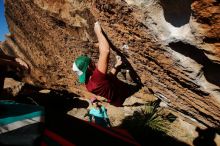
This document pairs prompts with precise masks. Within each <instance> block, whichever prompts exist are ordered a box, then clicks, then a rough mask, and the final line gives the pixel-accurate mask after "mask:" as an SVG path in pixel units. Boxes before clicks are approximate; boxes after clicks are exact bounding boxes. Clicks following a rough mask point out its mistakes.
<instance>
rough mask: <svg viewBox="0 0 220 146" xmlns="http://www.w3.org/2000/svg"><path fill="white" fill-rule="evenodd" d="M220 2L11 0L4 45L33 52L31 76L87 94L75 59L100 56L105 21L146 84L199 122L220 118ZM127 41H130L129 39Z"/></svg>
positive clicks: (115, 48) (215, 123)
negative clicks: (98, 31)
mask: <svg viewBox="0 0 220 146" xmlns="http://www.w3.org/2000/svg"><path fill="white" fill-rule="evenodd" d="M219 11H220V4H219V1H217V0H216V1H215V0H195V1H192V0H178V1H175V0H148V1H146V0H111V1H109V0H95V1H92V0H87V1H81V0H19V1H12V0H5V15H6V18H7V22H8V25H9V29H10V32H11V36H8V38H7V40H6V41H5V42H4V43H3V50H4V52H6V53H8V54H11V55H15V56H19V57H21V58H23V59H25V60H26V61H27V62H28V64H29V65H30V67H31V69H32V71H31V74H30V77H29V79H28V80H27V81H28V82H32V83H34V84H36V85H38V86H43V87H47V88H53V89H67V90H70V91H72V92H75V93H76V94H85V93H86V92H85V90H84V88H83V86H82V85H79V84H78V83H77V77H76V75H75V74H74V73H73V72H72V71H71V67H72V62H73V60H74V59H75V58H76V57H77V56H78V55H80V54H87V55H88V56H90V57H91V58H92V59H93V60H94V61H97V59H98V48H96V45H95V44H96V43H97V39H96V37H95V34H94V31H93V24H94V22H95V21H97V20H98V21H100V23H101V25H102V27H103V30H104V32H105V34H106V36H107V37H108V39H109V41H110V43H111V48H112V52H111V56H110V66H113V65H114V55H115V54H118V55H120V56H121V57H122V58H123V59H124V60H125V66H124V68H125V69H129V70H130V72H131V74H132V75H133V77H134V78H135V79H136V80H137V81H141V83H142V84H143V88H142V89H141V90H140V91H139V93H137V95H136V96H141V97H142V96H144V95H145V94H155V95H156V96H157V97H158V98H161V99H162V100H163V101H164V102H166V103H167V104H168V105H169V107H170V108H171V109H173V110H175V111H177V112H180V113H182V114H183V115H185V116H188V117H190V118H191V119H192V120H193V121H194V122H195V121H196V122H198V123H200V124H203V125H206V126H212V127H219V126H220V110H219V108H220V76H219V74H220V64H219V63H220V42H219V38H220V29H219V27H220V25H219V22H220V19H219V18H220V12H219ZM125 46H126V47H125Z"/></svg>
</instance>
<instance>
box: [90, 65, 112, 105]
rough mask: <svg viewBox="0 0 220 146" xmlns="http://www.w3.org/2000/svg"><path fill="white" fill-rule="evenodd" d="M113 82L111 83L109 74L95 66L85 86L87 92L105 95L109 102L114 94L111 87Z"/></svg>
mask: <svg viewBox="0 0 220 146" xmlns="http://www.w3.org/2000/svg"><path fill="white" fill-rule="evenodd" d="M113 84H114V83H112V80H111V79H110V76H109V75H107V74H103V73H102V72H100V71H99V70H98V69H97V68H96V69H95V70H94V71H93V74H92V76H91V77H90V79H89V81H88V82H87V84H86V88H87V90H88V91H89V92H92V93H94V94H96V95H99V96H102V97H105V98H106V99H108V101H109V102H111V100H112V99H113V97H114V96H115V88H114V87H113Z"/></svg>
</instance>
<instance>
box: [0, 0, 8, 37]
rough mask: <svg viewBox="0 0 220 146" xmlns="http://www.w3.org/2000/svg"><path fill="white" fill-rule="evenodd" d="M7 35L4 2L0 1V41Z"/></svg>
mask: <svg viewBox="0 0 220 146" xmlns="http://www.w3.org/2000/svg"><path fill="white" fill-rule="evenodd" d="M7 33H8V25H7V22H6V20H5V15H4V0H0V41H3V40H4V39H5V34H7Z"/></svg>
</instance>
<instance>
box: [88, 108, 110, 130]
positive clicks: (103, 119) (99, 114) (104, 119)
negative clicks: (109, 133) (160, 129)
mask: <svg viewBox="0 0 220 146" xmlns="http://www.w3.org/2000/svg"><path fill="white" fill-rule="evenodd" d="M89 117H90V122H91V121H92V118H94V120H95V123H96V124H99V125H101V126H103V127H108V125H110V122H109V118H108V115H107V112H106V108H105V107H104V106H101V108H100V109H96V108H92V109H90V111H89Z"/></svg>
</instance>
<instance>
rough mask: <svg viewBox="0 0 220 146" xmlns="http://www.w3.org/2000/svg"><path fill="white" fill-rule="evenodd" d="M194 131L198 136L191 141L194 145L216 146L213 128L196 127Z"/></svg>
mask: <svg viewBox="0 0 220 146" xmlns="http://www.w3.org/2000/svg"><path fill="white" fill-rule="evenodd" d="M196 131H197V132H198V137H197V138H195V139H194V141H193V144H194V146H217V145H216V143H215V141H214V139H215V135H216V132H215V129H214V128H207V129H200V128H199V127H197V128H196Z"/></svg>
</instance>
